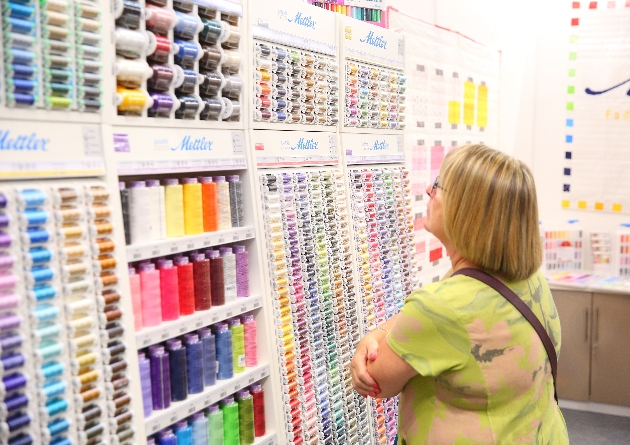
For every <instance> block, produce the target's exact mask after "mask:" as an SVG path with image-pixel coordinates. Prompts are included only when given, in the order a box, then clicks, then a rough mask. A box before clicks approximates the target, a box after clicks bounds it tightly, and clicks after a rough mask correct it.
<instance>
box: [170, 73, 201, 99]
mask: <svg viewBox="0 0 630 445" xmlns="http://www.w3.org/2000/svg"><path fill="white" fill-rule="evenodd" d="M175 74H176V76H177V77H176V80H175V83H174V86H175V91H176V92H177V93H178V94H192V93H194V92H195V86H197V84H201V83H202V82H203V81H204V76H203V75H202V74H198V73H197V72H196V71H194V70H191V69H187V68H182V67H181V66H175Z"/></svg>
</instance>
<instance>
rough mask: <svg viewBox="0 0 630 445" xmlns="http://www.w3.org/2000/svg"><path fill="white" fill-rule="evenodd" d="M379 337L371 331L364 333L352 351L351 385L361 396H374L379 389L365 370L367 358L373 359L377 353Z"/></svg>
mask: <svg viewBox="0 0 630 445" xmlns="http://www.w3.org/2000/svg"><path fill="white" fill-rule="evenodd" d="M378 345H379V339H377V336H375V335H373V334H372V333H368V334H366V335H365V336H364V337H363V338H362V339H361V341H360V342H359V344H358V345H357V350H356V351H355V352H354V357H353V358H352V362H350V371H351V372H352V387H353V388H354V390H355V391H356V392H358V393H359V394H360V395H362V396H363V397H367V396H370V397H376V396H377V395H378V394H379V393H380V392H381V390H380V389H379V387H378V384H377V383H376V381H375V380H374V379H373V378H372V376H371V375H370V374H369V373H368V371H367V363H368V360H375V359H376V355H377V353H378Z"/></svg>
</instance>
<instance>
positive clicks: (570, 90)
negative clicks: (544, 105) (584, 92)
mask: <svg viewBox="0 0 630 445" xmlns="http://www.w3.org/2000/svg"><path fill="white" fill-rule="evenodd" d="M567 93H569V94H575V87H574V86H569V87H568V88H567Z"/></svg>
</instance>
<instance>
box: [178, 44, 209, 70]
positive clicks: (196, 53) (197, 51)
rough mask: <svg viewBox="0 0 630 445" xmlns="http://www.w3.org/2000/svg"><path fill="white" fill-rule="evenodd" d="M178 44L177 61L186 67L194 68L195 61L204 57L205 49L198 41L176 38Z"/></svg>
mask: <svg viewBox="0 0 630 445" xmlns="http://www.w3.org/2000/svg"><path fill="white" fill-rule="evenodd" d="M174 42H175V45H177V52H176V53H175V63H176V64H178V65H180V66H183V67H185V68H193V67H194V65H195V62H197V61H198V60H199V59H201V58H202V57H203V49H202V48H201V45H200V44H199V43H198V42H191V41H188V40H180V39H174Z"/></svg>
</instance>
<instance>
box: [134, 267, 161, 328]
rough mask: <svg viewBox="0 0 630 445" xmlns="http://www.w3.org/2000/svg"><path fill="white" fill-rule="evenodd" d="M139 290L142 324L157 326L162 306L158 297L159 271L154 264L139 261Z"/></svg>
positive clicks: (159, 321)
mask: <svg viewBox="0 0 630 445" xmlns="http://www.w3.org/2000/svg"><path fill="white" fill-rule="evenodd" d="M138 269H139V272H140V290H141V297H142V325H143V326H144V327H151V326H157V325H159V324H160V323H161V322H162V306H161V298H160V273H159V272H158V271H157V270H155V264H153V263H149V262H143V263H140V265H139V266H138Z"/></svg>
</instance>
